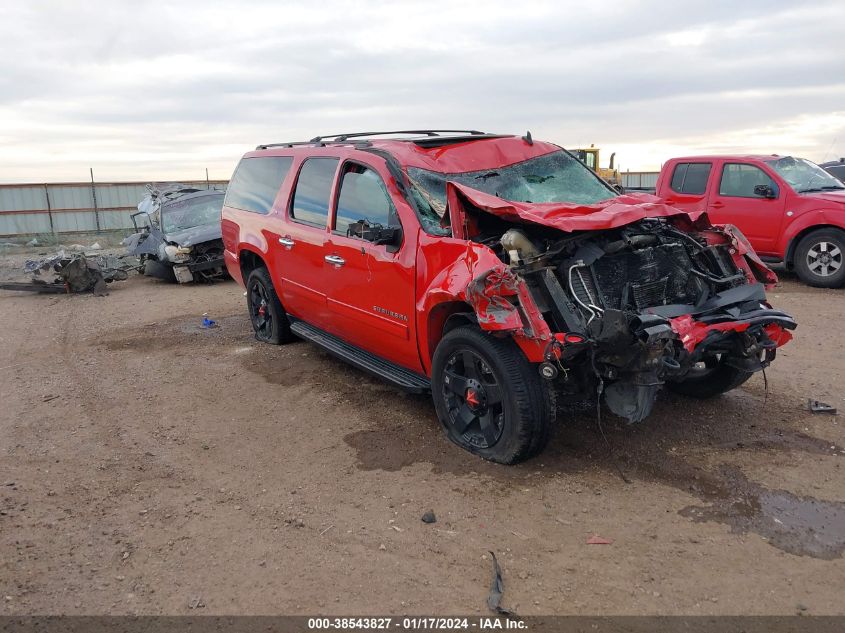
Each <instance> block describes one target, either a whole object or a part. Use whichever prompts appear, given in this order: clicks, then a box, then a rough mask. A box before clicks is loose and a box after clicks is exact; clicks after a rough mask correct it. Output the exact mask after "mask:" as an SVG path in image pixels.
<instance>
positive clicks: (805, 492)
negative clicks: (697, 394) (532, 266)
mask: <svg viewBox="0 0 845 633" xmlns="http://www.w3.org/2000/svg"><path fill="white" fill-rule="evenodd" d="M770 299H771V301H772V303H773V304H775V305H776V307H778V308H781V309H783V310H786V311H788V312H790V313H792V314H793V315H794V316H795V317H796V319H797V321H798V323H799V329H798V330H797V332H796V339H795V341H793V342H792V343H790V344H789V345H788V346H787V347H785V348H784V349H783V350H782V352H781V353H780V354H779V356H778V359H777V360H776V361H775V363H774V364H773V365H772V367H771V368H770V369H769V370H768V372H767V379H768V395H767V394H766V390H765V386H764V380H763V377H762V376H761V375H757V376H755V377H754V378H752V380H751V381H749V382H748V383H747V384H746V385H745V386H744V387H742V388H740V389H738V390H737V391H735V392H733V393H730V394H728V395H726V396H724V397H721V398H718V399H715V400H712V401H706V402H699V401H690V400H685V399H682V398H679V397H674V396H669V395H664V396H662V397H661V399H660V401H659V402H658V404H657V406H656V410H655V412H654V414H653V415H652V416H651V417H650V418H649V419H647V420H646V421H645V422H643V423H641V424H639V425H634V426H627V425H624V424H622V423H620V422H619V421H618V420H617V419H614V418H611V417H610V416H609V415H608V416H606V418H605V422H604V428H605V431H606V433H607V437H608V440H609V443H610V445H611V447H612V451H613V456H611V455H610V454H609V452H608V449H607V447H606V446H605V444H604V443H603V441H602V437H601V434H600V432H599V428H598V427H597V425H596V421H595V411H594V409H592V408H589V407H585V408H583V409H582V410H566V411H563V412H562V413H561V415H560V426H559V428H558V430H557V433H556V435H555V437H554V439H553V441H552V443H551V445H550V446H549V448H548V449H547V451H546V452H545V453H544V454H543V455H542V456H540V457H539V458H537V459H534V460H533V461H531V462H528V463H526V464H523V465H520V466H516V467H503V466H497V465H493V464H489V463H486V462H483V461H481V460H479V459H477V458H475V457H472V456H470V455H469V454H467V453H465V452H463V451H462V450H460V449H459V448H457V447H456V446H453V445H452V444H450V443H449V442H448V441H447V440H446V439H445V437H444V434H443V433H442V432H441V430H440V429H439V427H438V423H437V420H436V418H435V416H434V410H433V407H432V405H431V403H430V401H429V399H428V398H426V397H418V396H407V395H404V394H402V393H400V392H398V391H395V390H394V389H392V388H390V387H388V386H385V385H383V384H381V383H379V382H378V381H376V380H374V379H371V378H369V377H368V376H366V375H364V374H362V373H360V372H358V371H357V370H355V369H352V368H349V367H347V366H344V365H342V364H340V363H338V362H336V361H335V360H333V359H332V358H331V357H329V356H327V355H326V354H324V353H322V352H320V351H318V350H317V349H316V348H314V347H312V346H311V345H309V344H306V343H295V344H292V345H288V346H283V347H278V348H276V347H270V346H265V345H260V344H258V343H256V341H255V340H254V339H253V337H252V335H251V331H250V326H249V322H248V320H247V318H246V314H245V307H244V298H243V296H242V291H241V289H240V288H239V287H238V286H237V285H236V284H234V283H232V282H227V283H221V284H217V285H213V286H194V287H179V286H171V285H167V284H164V283H160V282H157V281H156V280H152V279H148V278H140V277H132V278H130V279H129V280H128V281H126V282H118V283H115V284H113V285H112V286H111V294H110V295H109V296H107V297H100V298H98V297H93V296H88V295H84V296H34V295H28V294H22V293H19V294H16V293H13V292H7V291H0V553H2V560H0V601H2V612H5V613H15V614H26V613H41V614H45V613H53V614H55V613H67V614H106V613H107V614H185V613H192V614H259V613H260V614H278V613H289V614H368V613H369V614H374V613H379V614H404V613H412V614H467V615H472V614H476V613H479V614H484V613H486V612H487V607H486V598H487V592H488V589H489V586H490V576H491V560H490V557H489V554H487V552H488V550H493V551H495V552H496V553H497V555H498V557H499V560H500V563H501V565H502V570H503V575H504V582H505V596H504V600H503V605H504V606H507V607H508V608H512V609H514V610H516V611H517V612H518V613H520V614H523V615H533V614H657V613H659V614H792V613H796V612H801V613H811V614H843V613H845V602H843V600H842V588H843V583H845V561H843V558H842V553H843V547H845V505H843V501H845V484H843V475H845V468H843V466H842V465H843V463H845V449H843V448H842V447H843V446H845V420H843V418H842V416H841V415H839V416H831V415H824V414H815V415H814V414H811V413H809V412H808V411H807V409H806V406H807V398H809V397H812V398H817V399H819V400H823V401H825V402H827V403H829V404H832V405H833V406H836V407H838V408H839V409H840V410H843V409H845V391H843V388H845V381H843V373H845V372H844V371H843V370H845V358H843V353H842V352H843V347H842V343H841V333H840V332H839V331H838V327H839V325H840V324H842V323H843V322H844V321H845V319H844V318H845V291H842V290H837V291H825V290H817V289H811V288H807V287H805V286H802V285H800V284H799V283H798V282H797V281H796V280H795V279H794V278H792V277H790V276H788V275H786V276H785V280H784V281H783V282H782V284H781V285H780V286H778V288H777V289H776V290H775V291H773V292H772V293H771V294H770ZM204 313H207V314H208V315H209V316H210V317H211V318H213V319H216V320H217V321H218V323H219V327H217V328H215V329H209V330H206V329H203V328H202V327H201V326H200V323H201V320H202V315H203V314H204ZM617 465H618V466H619V468H621V470H622V471H623V472H624V474H625V477H626V478H627V479H628V480H629V481H630V483H626V482H625V481H623V479H622V477H621V476H620V474H619V472H618V470H617ZM427 510H433V511H434V513H435V514H436V516H437V522H436V523H433V524H425V523H423V522H421V520H420V517H421V515H422V514H423V513H424V512H426V511H427ZM593 535H599V536H601V537H603V538H606V539H609V540H612V544H607V545H590V544H587V540H588V539H589V538H590V537H591V536H593Z"/></svg>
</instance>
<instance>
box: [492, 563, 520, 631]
mask: <svg viewBox="0 0 845 633" xmlns="http://www.w3.org/2000/svg"><path fill="white" fill-rule="evenodd" d="M488 554H490V556H491V557H492V558H493V584H491V585H490V593H489V594H488V596H487V606H488V607H489V608H490V610H491V611H493V612H494V613H498V614H499V615H509V616H515V615H516V614H515V613H514V612H513V611H509V610H508V609H505V608H504V607H503V606H502V604H501V603H502V596H503V595H504V593H505V583H504V581H503V580H502V568H501V567H499V561H498V560H496V555H495V554H494V553H493V552H488Z"/></svg>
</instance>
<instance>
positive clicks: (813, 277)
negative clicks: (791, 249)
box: [793, 229, 845, 288]
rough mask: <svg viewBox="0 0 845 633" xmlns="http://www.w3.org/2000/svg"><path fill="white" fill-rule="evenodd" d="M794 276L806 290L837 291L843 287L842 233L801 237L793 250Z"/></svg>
mask: <svg viewBox="0 0 845 633" xmlns="http://www.w3.org/2000/svg"><path fill="white" fill-rule="evenodd" d="M793 262H794V265H795V272H796V273H797V274H798V277H799V278H800V279H801V281H803V282H804V283H806V284H809V285H810V286H816V287H817V288H840V287H842V286H843V285H845V232H843V231H839V230H837V229H817V230H815V231H813V232H812V233H809V234H808V235H805V236H804V237H803V238H802V239H801V241H800V242H798V247H797V248H796V249H795V259H794V260H793Z"/></svg>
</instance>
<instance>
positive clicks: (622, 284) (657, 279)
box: [592, 243, 701, 311]
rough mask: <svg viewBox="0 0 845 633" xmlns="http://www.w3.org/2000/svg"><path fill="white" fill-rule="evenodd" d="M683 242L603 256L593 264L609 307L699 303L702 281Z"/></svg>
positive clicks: (641, 308) (644, 306) (620, 308)
mask: <svg viewBox="0 0 845 633" xmlns="http://www.w3.org/2000/svg"><path fill="white" fill-rule="evenodd" d="M692 266H693V264H692V262H691V261H690V257H689V255H688V253H687V250H686V249H685V248H684V246H683V245H682V244H678V243H669V244H662V245H659V246H654V247H648V248H642V249H639V250H634V251H626V252H621V253H615V254H609V255H605V256H604V257H600V258H599V259H598V260H596V262H595V263H594V264H593V265H592V269H593V272H594V274H595V277H596V282H597V286H598V288H599V292H600V294H601V298H602V301H603V302H604V307H605V308H613V309H619V310H624V309H626V308H636V309H637V310H638V311H642V310H644V309H645V308H649V307H653V306H660V305H666V304H669V303H695V301H696V300H697V298H698V296H699V294H700V292H701V286H700V283H701V282H700V281H699V280H698V278H697V277H695V275H693V274H692V273H691V272H690V269H691V268H692Z"/></svg>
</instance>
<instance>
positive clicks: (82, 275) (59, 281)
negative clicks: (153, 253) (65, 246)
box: [0, 250, 137, 296]
mask: <svg viewBox="0 0 845 633" xmlns="http://www.w3.org/2000/svg"><path fill="white" fill-rule="evenodd" d="M136 267H137V259H136V258H127V257H126V256H115V255H85V254H84V253H71V254H68V253H66V252H65V251H64V250H60V251H58V252H57V253H54V254H52V255H49V256H47V257H45V258H42V259H29V260H27V261H26V262H25V264H24V272H26V273H29V274H31V275H32V280H31V281H29V282H17V281H0V289H3V290H21V291H27V292H37V293H42V294H69V293H72V292H88V291H91V292H93V293H94V294H95V295H97V296H103V295H106V294H108V293H107V292H106V284H109V283H111V282H113V281H124V280H126V279H127V278H128V277H129V271H131V270H133V269H135V268H136ZM50 274H53V275H54V277H53V279H52V280H51V281H47V280H46V279H43V278H42V275H45V276H46V275H50Z"/></svg>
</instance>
